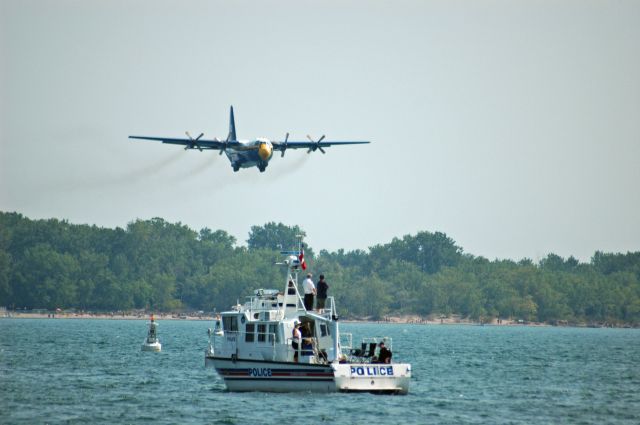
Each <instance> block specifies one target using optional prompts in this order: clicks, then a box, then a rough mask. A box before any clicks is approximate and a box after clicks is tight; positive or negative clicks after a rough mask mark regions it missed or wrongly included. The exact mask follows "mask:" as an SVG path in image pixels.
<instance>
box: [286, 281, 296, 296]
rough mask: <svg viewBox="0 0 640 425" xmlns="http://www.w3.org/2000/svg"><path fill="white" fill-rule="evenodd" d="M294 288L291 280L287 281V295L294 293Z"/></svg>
mask: <svg viewBox="0 0 640 425" xmlns="http://www.w3.org/2000/svg"><path fill="white" fill-rule="evenodd" d="M295 294H296V288H295V287H294V286H293V280H290V281H289V285H288V286H287V295H295Z"/></svg>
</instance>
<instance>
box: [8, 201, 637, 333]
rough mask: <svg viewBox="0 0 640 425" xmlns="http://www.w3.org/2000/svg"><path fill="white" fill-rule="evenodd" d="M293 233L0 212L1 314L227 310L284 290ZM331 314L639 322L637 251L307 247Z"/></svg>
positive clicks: (409, 243) (408, 241)
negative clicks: (522, 254)
mask: <svg viewBox="0 0 640 425" xmlns="http://www.w3.org/2000/svg"><path fill="white" fill-rule="evenodd" d="M304 234H305V233H304V231H303V230H302V229H301V228H300V227H298V226H286V225H284V224H282V223H266V224H265V225H262V226H253V227H252V228H251V231H250V233H249V239H248V241H247V242H248V248H245V247H242V246H237V245H236V240H235V238H234V237H233V236H231V235H229V234H228V233H226V232H225V231H223V230H215V231H214V230H210V229H207V228H204V229H202V230H200V231H199V232H196V231H194V230H192V229H190V228H189V227H187V226H185V225H182V224H181V223H168V222H166V221H164V220H163V219H161V218H154V219H151V220H137V221H135V222H132V223H130V224H129V225H128V226H127V228H126V229H121V228H116V229H106V228H99V227H96V226H87V225H74V224H70V223H68V222H67V221H64V220H63V221H60V220H56V219H50V220H30V219H28V218H25V217H23V216H22V215H20V214H17V213H2V212H0V306H7V307H10V308H46V309H55V308H65V309H67V308H76V309H81V310H103V311H104V310H128V309H153V310H159V311H171V310H179V309H190V310H206V311H211V310H213V309H217V310H223V309H227V308H228V307H229V306H230V305H233V304H235V303H236V302H238V301H240V302H243V301H244V297H245V296H247V295H250V294H252V291H253V289H256V288H276V289H283V288H284V283H285V282H284V278H285V275H284V274H285V270H284V269H283V268H282V267H278V266H275V265H274V262H275V261H278V260H280V259H281V255H280V254H279V251H280V250H281V249H285V250H290V249H296V248H297V240H298V239H297V235H304ZM305 257H306V258H307V260H308V264H309V265H310V267H311V271H312V272H314V273H315V275H316V276H317V275H318V274H320V273H324V274H325V275H326V276H327V280H328V282H329V285H330V289H329V295H332V296H334V297H335V298H336V302H337V305H338V307H339V313H340V314H341V315H343V316H344V315H346V316H358V317H370V318H381V317H383V316H385V315H387V314H419V315H436V316H437V315H450V314H460V315H462V316H465V317H469V318H472V319H475V320H487V319H490V318H512V319H522V320H527V321H547V322H555V321H567V322H599V323H604V322H607V323H616V324H634V325H638V324H640V252H635V253H626V254H611V253H602V252H599V251H598V252H596V253H595V254H594V256H593V257H592V259H591V262H590V263H588V264H587V263H580V262H579V261H578V260H576V259H575V258H573V257H569V258H568V259H564V258H562V257H560V256H558V255H556V254H549V255H548V256H547V257H545V258H544V259H542V260H541V261H540V262H539V264H534V263H533V262H532V261H531V260H529V259H522V260H520V261H518V262H514V261H511V260H495V261H489V260H487V259H486V258H483V257H474V256H472V255H470V254H463V251H462V249H461V248H460V247H458V246H457V245H456V244H455V242H454V241H453V240H452V239H451V238H449V237H448V236H447V235H445V234H444V233H440V232H436V233H430V232H419V233H418V234H416V235H415V236H412V235H406V236H404V237H402V238H401V239H400V238H394V239H393V240H392V241H391V242H389V243H387V244H381V245H376V246H374V247H372V248H370V250H369V251H368V252H367V251H362V250H356V251H349V252H345V251H344V250H338V251H336V252H327V251H325V250H322V251H320V253H319V255H317V256H315V257H314V255H313V250H312V249H311V248H310V247H305Z"/></svg>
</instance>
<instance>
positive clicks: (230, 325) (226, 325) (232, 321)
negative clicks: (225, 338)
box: [222, 316, 238, 332]
mask: <svg viewBox="0 0 640 425" xmlns="http://www.w3.org/2000/svg"><path fill="white" fill-rule="evenodd" d="M222 328H223V329H224V330H225V332H238V318H237V317H236V316H223V317H222Z"/></svg>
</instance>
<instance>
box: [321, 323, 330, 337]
mask: <svg viewBox="0 0 640 425" xmlns="http://www.w3.org/2000/svg"><path fill="white" fill-rule="evenodd" d="M327 335H329V327H328V326H327V325H326V324H324V323H321V324H320V336H321V337H322V336H327Z"/></svg>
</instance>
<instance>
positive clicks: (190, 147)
mask: <svg viewBox="0 0 640 425" xmlns="http://www.w3.org/2000/svg"><path fill="white" fill-rule="evenodd" d="M184 133H185V134H186V135H187V137H188V138H189V140H190V141H191V143H190V144H189V145H188V146H185V147H184V150H185V151H186V150H187V149H193V148H194V147H196V146H197V147H198V150H199V151H200V152H202V148H201V147H200V145H199V144H198V140H200V138H201V137H202V136H204V133H200V135H199V136H198V137H196V138H195V139H194V138H193V137H191V134H189V132H188V131H185V132H184Z"/></svg>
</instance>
